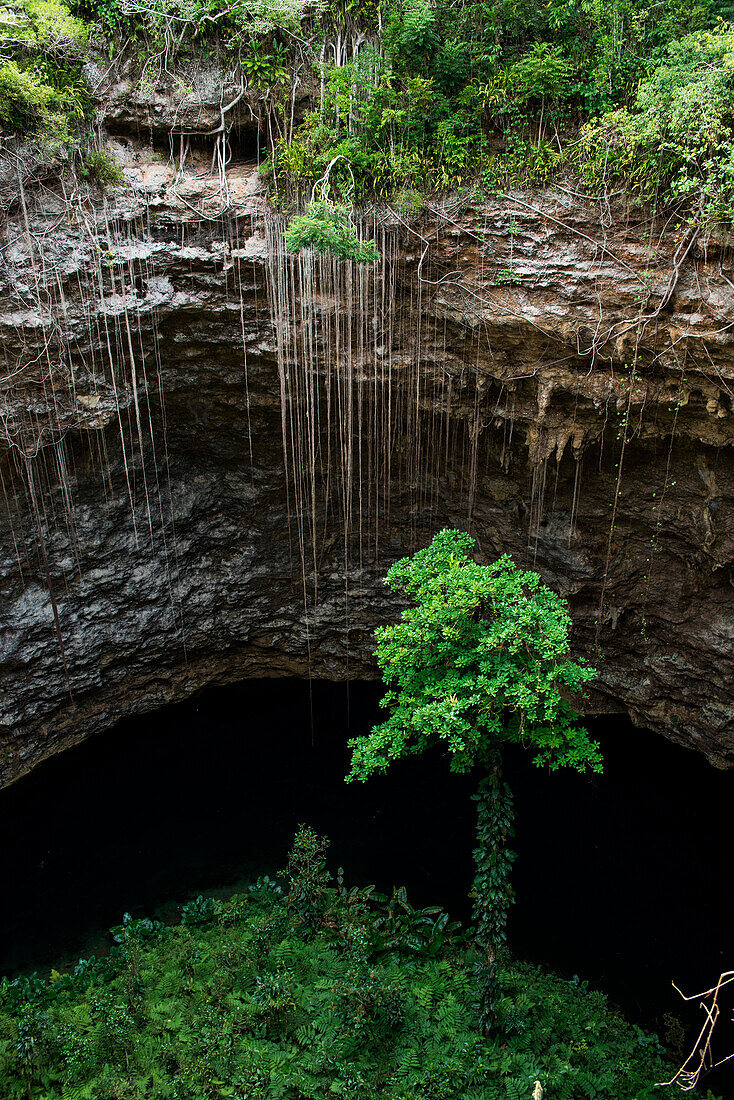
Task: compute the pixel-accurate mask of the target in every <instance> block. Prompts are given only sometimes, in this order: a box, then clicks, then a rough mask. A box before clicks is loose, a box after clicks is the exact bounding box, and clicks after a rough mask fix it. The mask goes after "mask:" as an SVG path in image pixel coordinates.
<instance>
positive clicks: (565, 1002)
mask: <svg viewBox="0 0 734 1100" xmlns="http://www.w3.org/2000/svg"><path fill="white" fill-rule="evenodd" d="M309 843H310V842H309ZM302 847H303V844H302V843H301V848H302ZM316 847H317V848H318V849H319V851H321V852H323V842H322V841H321V840H320V838H316ZM298 858H299V860H300V857H298ZM320 858H321V857H320V856H317V863H319V862H320ZM299 873H300V872H299ZM347 893H348V895H349V897H351V902H348V901H347ZM355 894H359V897H360V904H359V905H357V904H355ZM212 906H213V909H214V913H215V917H216V919H215V920H214V921H212V922H209V923H207V924H206V925H203V924H202V925H191V924H188V925H177V926H173V927H167V928H166V927H163V926H162V925H160V924H159V923H157V922H152V921H147V922H146V921H132V920H130V919H129V918H128V919H126V921H125V922H124V924H123V925H121V926H120V928H119V929H116V930H115V940H116V941H117V942H115V944H114V946H113V947H112V950H111V953H110V956H109V957H108V958H100V959H96V960H95V959H92V960H85V961H84V962H83V963H80V964H79V966H78V967H77V968H76V969H75V970H74V971H73V972H71V973H68V974H58V973H56V972H53V973H52V975H51V977H50V978H49V979H41V978H39V977H37V976H35V975H34V976H27V977H21V978H16V979H14V980H13V981H9V980H7V979H5V980H3V981H2V982H1V983H0V1093H1V1094H2V1096H3V1097H7V1098H8V1100H21V1098H23V1100H76V1098H77V1097H81V1098H90V1100H94V1098H99V1100H107V1098H112V1097H119V1098H123V1097H124V1098H131V1100H132V1098H142V1097H145V1100H172V1098H177V1097H178V1098H180V1100H194V1098H196V1100H199V1098H203V1097H210V1098H215V1097H223V1098H224V1097H232V1098H234V1097H252V1098H254V1097H261V1098H263V1100H265V1098H268V1100H271V1098H272V1100H281V1098H282V1100H286V1098H287V1100H297V1098H298V1100H305V1098H308V1097H313V1098H322V1097H326V1096H336V1097H345V1098H353V1100H373V1098H375V1097H378V1096H379V1097H380V1098H381V1100H415V1098H417V1097H423V1098H425V1100H439V1098H440V1100H507V1098H508V1097H519V1098H528V1097H530V1096H532V1093H533V1088H534V1083H535V1081H540V1082H541V1084H542V1087H543V1089H544V1090H545V1095H546V1096H548V1097H551V1098H557V1100H579V1098H581V1097H594V1098H595V1100H653V1097H657V1096H658V1093H657V1092H656V1091H655V1090H654V1087H653V1082H654V1081H656V1080H662V1079H664V1076H665V1074H666V1073H667V1072H669V1070H668V1067H666V1065H665V1064H664V1061H663V1051H662V1048H661V1046H660V1044H659V1042H658V1041H657V1039H656V1038H655V1037H654V1036H649V1035H646V1034H644V1033H643V1032H642V1031H641V1030H640V1029H639V1028H637V1027H633V1026H630V1025H629V1024H627V1023H625V1022H624V1021H623V1020H622V1019H621V1018H620V1017H619V1016H618V1015H616V1014H615V1013H614V1012H613V1011H612V1010H611V1009H610V1008H609V1007H608V1005H607V1003H606V1000H605V998H604V997H603V996H602V995H601V994H599V993H592V992H588V991H586V989H585V988H584V987H583V986H581V985H579V983H578V982H577V981H572V982H567V981H564V980H562V979H560V978H557V977H554V976H553V975H548V974H543V973H542V972H541V971H539V970H538V969H536V968H535V967H531V966H528V965H525V964H519V963H511V964H508V965H506V966H505V967H504V968H503V969H502V970H501V971H500V974H499V1011H500V1013H501V1014H502V1018H503V1026H504V1031H505V1036H506V1038H505V1039H504V1040H503V1041H502V1042H501V1043H500V1042H499V1041H495V1040H491V1039H490V1040H488V1039H485V1038H483V1037H482V1036H480V1034H479V1033H478V1031H477V1029H476V1026H475V1017H474V1008H473V1003H472V1002H473V995H472V984H473V977H472V967H473V957H472V953H471V951H470V950H468V949H467V948H466V947H465V946H463V943H462V941H461V939H452V937H451V936H450V935H449V936H445V937H444V939H443V941H442V943H441V947H440V949H439V950H435V943H436V940H435V939H434V938H433V936H434V935H435V932H434V933H433V934H432V936H429V937H425V936H424V935H423V933H422V932H420V933H418V935H417V938H416V932H417V929H422V928H427V927H428V924H429V923H431V926H432V927H433V928H434V930H435V928H436V925H437V924H438V925H441V926H442V927H443V929H444V932H446V930H447V929H448V927H449V925H450V923H451V922H450V921H449V920H448V918H447V917H446V916H445V914H444V915H443V916H441V915H440V914H437V913H436V911H427V910H424V911H420V910H418V911H416V910H411V909H410V906H409V905H408V903H407V898H405V895H404V892H401V893H399V894H397V895H395V896H394V897H393V899H392V901H391V902H388V901H387V900H386V899H384V898H380V897H379V896H378V895H375V893H374V891H372V890H371V889H368V890H365V891H355V890H354V889H352V890H350V891H348V892H345V891H344V890H343V889H334V888H332V887H330V888H329V889H328V890H327V892H326V897H325V908H324V911H323V915H322V917H321V918H320V919H319V921H318V922H317V924H316V926H315V928H314V934H313V935H312V936H311V937H310V938H309V939H308V940H307V941H304V939H303V935H302V931H303V924H302V921H301V919H300V917H299V916H298V914H297V912H296V910H295V909H294V908H293V907H292V906H290V907H289V904H288V902H287V900H286V899H284V898H283V897H280V896H278V894H277V892H275V891H274V890H270V889H266V890H264V891H263V889H262V884H261V887H260V888H259V889H257V890H256V891H255V892H254V893H250V892H248V893H247V894H245V895H244V896H242V897H238V898H234V899H231V900H230V901H228V902H218V901H215V902H213V903H212ZM224 918H226V919H224ZM131 952H132V954H131ZM131 960H132V961H131ZM131 966H133V967H134V973H135V975H136V977H135V982H136V984H135V987H134V988H132V986H131Z"/></svg>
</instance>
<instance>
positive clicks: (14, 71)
mask: <svg viewBox="0 0 734 1100" xmlns="http://www.w3.org/2000/svg"><path fill="white" fill-rule="evenodd" d="M86 46H87V28H86V26H85V24H84V23H83V22H82V21H81V20H80V19H77V18H75V17H74V16H73V15H72V13H71V11H70V10H69V8H68V7H67V6H66V5H65V4H63V3H61V0H21V2H20V3H18V4H17V5H14V6H13V7H3V8H0V128H1V129H2V132H4V133H5V134H10V133H13V134H17V133H20V134H27V133H29V132H30V133H34V134H38V135H40V136H41V137H42V138H44V139H46V140H47V141H48V142H51V143H56V144H58V143H60V142H62V141H64V140H65V139H67V138H68V137H69V134H70V130H71V129H72V128H73V125H74V123H75V122H76V121H78V120H79V119H80V118H81V117H82V115H83V114H84V111H85V110H86V109H87V107H88V106H89V95H88V93H87V89H86V85H85V83H84V81H83V79H82V77H81V67H80V63H81V61H82V59H83V57H84V55H85V50H86Z"/></svg>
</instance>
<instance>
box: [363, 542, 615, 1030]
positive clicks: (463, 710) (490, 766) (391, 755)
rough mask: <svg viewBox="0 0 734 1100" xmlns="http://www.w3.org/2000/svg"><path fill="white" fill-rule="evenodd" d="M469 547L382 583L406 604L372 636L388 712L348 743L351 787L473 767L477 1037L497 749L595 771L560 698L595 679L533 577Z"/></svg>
mask: <svg viewBox="0 0 734 1100" xmlns="http://www.w3.org/2000/svg"><path fill="white" fill-rule="evenodd" d="M473 546H474V539H473V538H471V536H470V535H467V534H465V533H464V532H462V531H450V530H444V531H440V532H439V533H438V534H437V535H436V536H435V538H434V539H433V542H432V543H431V545H430V546H428V547H426V549H424V550H419V551H418V553H417V554H415V555H414V556H413V557H412V558H403V559H402V560H400V561H398V562H396V563H395V565H393V566H392V568H391V569H390V570H389V571H388V574H387V583H388V584H389V585H390V586H391V587H392V588H394V589H396V590H398V591H400V592H403V593H404V594H405V596H407V598H408V600H409V601H410V602H411V604H412V606H411V607H408V608H407V609H406V610H404V611H403V612H402V615H401V621H400V622H399V623H398V624H397V625H395V626H385V627H380V628H378V630H377V631H376V634H375V636H376V638H377V660H378V663H379V665H380V668H381V669H382V675H383V679H384V680H385V682H386V683H387V684H388V685H389V686H390V690H389V691H388V693H387V695H386V696H385V697H384V699H383V701H382V702H383V706H385V707H388V708H389V710H390V714H389V716H388V718H387V719H386V721H385V722H383V723H382V724H381V725H379V726H375V727H374V728H373V729H372V731H371V733H370V734H369V735H367V736H366V737H362V738H355V739H354V740H352V741H350V746H351V748H352V750H353V752H352V770H351V772H350V775H349V779H362V780H364V779H366V778H367V777H368V776H370V775H372V774H373V773H374V772H381V771H385V769H386V768H387V767H389V765H390V763H391V762H392V761H393V760H396V759H399V758H400V757H403V756H410V755H415V754H417V753H421V752H424V751H426V750H427V749H430V748H432V747H433V746H435V745H440V746H442V747H443V748H444V749H445V750H446V751H447V752H448V754H449V760H450V763H451V767H452V769H453V770H454V771H458V772H467V771H469V770H470V769H471V768H473V767H474V766H475V765H478V766H479V767H480V769H481V770H482V772H483V778H482V780H481V782H480V784H479V790H478V792H477V795H476V802H477V847H476V850H475V852H474V862H475V868H476V873H475V876H474V884H473V888H472V897H473V899H474V906H473V908H474V926H475V935H476V947H477V965H476V977H477V1001H478V1009H479V1020H480V1024H481V1026H482V1028H483V1029H488V1028H490V1027H494V1026H495V1025H496V1024H497V1023H498V1006H497V981H498V977H497V963H498V959H499V958H500V955H501V953H502V951H503V949H504V946H505V938H506V937H505V928H506V925H507V916H508V910H509V906H510V902H511V900H512V888H511V886H510V870H511V867H512V861H513V859H514V853H513V852H511V851H510V850H509V849H508V848H507V847H506V842H507V840H508V838H509V837H510V836H511V835H512V798H511V794H510V791H509V789H508V788H507V786H506V785H505V784H504V783H503V782H502V777H501V756H500V747H501V745H502V743H503V742H504V741H518V742H521V743H522V744H525V745H527V746H529V747H531V749H532V751H533V752H534V753H535V756H534V760H535V763H536V764H546V765H548V766H549V767H550V768H551V769H555V768H559V767H561V766H568V767H572V768H575V769H576V770H578V771H584V770H585V769H587V768H591V769H593V770H594V771H599V770H601V757H600V753H599V747H598V745H597V744H596V743H595V742H593V741H591V740H590V739H589V736H588V734H587V732H586V730H585V729H583V728H582V727H581V726H579V725H578V722H577V715H576V713H575V711H574V710H573V709H572V708H571V706H570V705H569V703H568V702H567V701H566V699H565V698H564V696H563V692H564V691H565V692H568V691H571V692H578V691H581V690H582V689H583V687H584V685H585V684H586V683H588V681H589V680H590V679H592V678H593V676H594V675H595V673H594V670H593V669H590V668H589V667H588V666H587V665H585V664H582V663H580V662H578V661H572V660H571V659H570V657H569V643H568V635H569V631H570V627H571V620H570V617H569V614H568V609H567V608H566V605H565V603H564V602H563V600H561V599H560V597H559V596H557V595H556V594H555V593H554V592H551V590H550V589H549V588H546V586H545V585H543V584H541V581H540V577H539V576H538V574H537V573H526V572H523V571H522V570H520V569H518V568H517V567H516V566H515V565H514V564H513V562H512V560H511V559H510V558H509V557H508V556H507V555H503V556H502V557H501V558H500V559H499V560H498V561H496V562H494V564H493V565H478V564H477V562H475V561H474V560H473V559H472V558H471V556H470V551H471V549H472V548H473Z"/></svg>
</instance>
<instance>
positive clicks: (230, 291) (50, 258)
mask: <svg viewBox="0 0 734 1100" xmlns="http://www.w3.org/2000/svg"><path fill="white" fill-rule="evenodd" d="M119 155H120V156H121V157H124V158H125V161H126V170H125V171H126V178H127V182H126V185H125V186H124V187H120V188H116V189H115V190H114V191H113V192H108V193H107V195H106V196H97V197H96V198H95V197H91V198H90V197H84V198H78V197H72V200H71V201H69V197H68V196H66V197H65V196H63V195H62V193H61V192H60V191H58V190H55V189H47V190H45V191H37V192H34V193H33V194H30V193H29V194H28V195H24V196H23V201H22V202H21V203H19V206H18V209H17V210H16V211H15V212H14V213H13V214H12V215H11V216H10V217H9V219H8V220H7V223H6V225H5V227H4V242H3V245H4V246H3V265H2V272H1V273H0V274H1V280H2V286H1V287H0V292H1V293H2V301H1V302H0V328H1V331H2V340H3V346H4V349H5V360H4V366H3V368H2V370H3V378H2V399H1V404H0V416H1V423H0V429H1V431H0V450H1V452H2V458H1V465H0V469H1V470H2V475H3V485H2V488H3V498H2V499H0V544H1V547H2V549H1V550H0V577H1V579H0V685H1V686H0V692H1V696H0V723H1V728H2V752H1V754H0V777H1V779H2V782H5V783H7V782H9V781H12V780H13V779H14V778H16V777H17V776H19V775H21V774H23V773H24V772H25V771H27V770H28V769H29V768H31V767H33V766H34V764H36V763H37V762H38V761H40V760H42V759H44V758H45V757H46V756H48V755H50V754H51V753H53V752H56V751H59V750H60V749H62V748H64V747H65V746H67V745H70V744H72V743H74V742H76V741H78V740H80V739H82V738H84V737H86V736H88V735H89V734H90V733H92V732H94V731H96V730H99V729H103V728H105V727H106V726H108V725H110V724H111V723H112V722H114V721H116V720H117V719H118V718H120V717H122V716H124V715H127V714H131V713H134V712H136V711H139V710H142V709H151V708H153V707H157V706H159V705H161V704H163V703H165V702H167V701H170V700H174V699H177V698H181V697H183V696H185V695H187V694H189V693H191V692H192V691H194V690H196V689H197V688H198V687H200V686H202V685H204V684H209V683H213V682H224V681H227V680H234V679H237V678H242V677H246V676H275V675H286V674H297V675H308V674H311V675H313V676H315V677H330V678H339V677H345V676H364V675H374V674H375V668H374V665H373V662H372V658H371V641H370V635H371V631H372V629H373V627H374V625H375V624H376V623H378V622H380V621H384V620H385V619H386V617H389V616H391V615H394V614H395V613H396V611H397V607H396V606H395V604H394V602H393V601H392V598H391V596H390V594H389V593H388V591H387V590H386V588H385V586H384V585H383V584H382V583H381V580H382V577H383V576H384V573H385V570H386V568H387V566H388V565H389V564H390V562H391V561H393V560H395V558H396V557H398V556H400V555H401V554H403V553H405V552H407V551H410V550H411V549H413V548H415V547H417V546H418V545H422V544H424V543H425V542H426V541H427V540H429V539H430V537H431V535H432V533H433V532H434V531H435V530H436V529H437V528H438V527H440V526H446V525H449V526H460V527H465V526H468V527H469V528H470V530H471V531H472V533H473V534H474V535H476V537H477V539H478V543H479V547H480V552H481V554H482V556H483V557H484V558H485V559H487V560H491V559H492V558H493V557H495V556H497V555H498V554H499V553H501V552H504V551H507V552H509V553H511V554H512V555H513V557H514V558H515V559H516V560H517V561H518V562H520V563H522V564H524V565H528V566H531V567H533V568H537V569H538V570H539V571H540V572H541V573H542V574H543V577H544V579H545V580H546V581H547V582H548V583H550V584H552V585H553V586H554V587H555V588H556V589H557V590H558V591H560V592H561V593H563V594H564V595H565V596H567V597H568V599H569V601H570V605H571V610H572V614H573V618H574V630H575V635H574V642H575V645H576V646H577V648H578V650H579V651H581V652H584V653H585V654H586V655H587V656H589V657H591V658H592V659H593V660H594V662H595V664H596V665H597V666H598V668H599V679H598V685H597V690H596V692H595V694H594V696H593V697H592V698H591V699H590V701H589V709H590V710H592V711H593V710H611V711H625V710H626V711H628V712H629V713H630V714H631V715H632V717H633V718H634V720H635V721H637V722H639V723H640V724H644V725H646V726H649V727H651V728H653V729H657V730H659V731H660V732H662V733H664V734H665V735H666V736H669V737H671V738H673V739H674V740H677V741H680V742H681V743H683V744H686V745H690V746H694V747H696V748H698V749H700V750H701V751H703V752H704V753H706V755H707V756H708V757H709V758H710V759H711V760H712V761H713V762H715V763H717V764H728V763H729V762H730V761H731V760H732V759H733V758H734V688H733V687H732V677H731V669H732V655H733V653H734V588H733V587H732V578H733V574H732V567H733V564H734V523H733V522H732V508H733V501H734V467H733V465H732V450H731V448H732V444H733V443H734V418H733V417H732V413H731V387H732V380H733V379H734V345H733V339H734V338H733V336H732V333H733V332H734V329H733V328H732V325H734V320H730V319H729V318H734V259H733V258H732V255H731V253H730V251H729V249H728V248H727V247H726V242H722V241H714V240H708V241H706V242H702V241H701V240H697V239H693V238H692V237H690V236H686V231H685V229H683V230H681V231H680V232H674V231H671V230H670V229H669V228H666V227H665V226H662V225H656V224H652V225H651V224H650V223H649V222H648V221H646V220H645V219H644V218H643V217H642V216H638V217H636V216H635V215H633V214H630V213H629V212H624V211H621V210H619V211H616V210H613V209H605V208H603V207H599V206H594V205H589V204H585V203H584V202H582V200H581V199H579V198H578V197H577V196H575V195H573V194H569V193H567V192H563V191H557V192H554V193H552V194H550V193H548V194H544V195H541V196H538V195H534V196H530V195H526V194H515V195H511V196H505V197H501V198H497V199H494V200H492V201H491V202H486V203H480V204H478V205H474V206H467V205H466V204H463V205H462V204H460V203H459V202H455V203H449V202H446V203H443V204H442V206H441V207H440V209H439V208H436V209H429V210H428V211H427V212H426V211H424V212H423V213H422V214H421V215H411V214H406V213H402V212H400V211H395V210H392V211H390V210H387V209H386V210H383V211H379V212H378V213H377V214H375V215H373V216H371V220H370V221H369V222H368V223H367V224H366V225H365V227H364V229H365V231H366V232H369V233H370V234H373V233H374V234H376V237H377V240H378V243H379V244H380V247H381V249H382V253H383V258H382V261H381V263H380V265H378V267H377V268H376V269H375V270H370V271H368V270H366V269H360V270H352V269H350V268H349V269H348V268H344V267H336V266H335V265H332V264H330V263H326V262H324V263H315V262H314V261H312V260H308V259H300V260H295V261H294V260H291V261H287V260H286V259H285V258H284V257H283V255H282V247H281V246H280V245H279V244H278V241H279V239H280V238H279V228H280V227H279V225H278V222H277V219H274V218H273V216H272V215H269V214H268V213H267V210H266V206H265V202H264V198H263V196H262V195H261V194H260V193H259V184H258V179H257V173H256V171H255V168H254V166H252V165H248V164H239V165H234V166H231V167H230V169H229V170H228V172H227V177H226V179H223V178H220V177H218V176H217V177H214V176H211V175H209V168H208V164H209V158H208V157H207V158H206V159H204V158H202V159H200V160H199V161H197V160H196V158H195V157H193V158H192V159H191V160H190V161H189V163H188V166H187V168H186V170H185V171H184V172H180V171H179V172H178V173H176V172H175V171H174V168H173V167H172V166H171V165H169V164H168V163H166V162H165V160H155V159H151V157H150V153H149V151H145V150H144V149H142V148H141V147H139V146H137V145H136V144H135V143H134V142H133V141H132V140H128V141H127V142H125V143H123V144H121V145H120V148H119ZM202 736H205V731H203V734H202Z"/></svg>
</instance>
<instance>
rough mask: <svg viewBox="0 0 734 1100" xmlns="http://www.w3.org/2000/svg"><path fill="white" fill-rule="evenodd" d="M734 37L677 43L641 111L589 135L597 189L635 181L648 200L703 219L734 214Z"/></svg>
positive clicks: (649, 85) (602, 123)
mask: <svg viewBox="0 0 734 1100" xmlns="http://www.w3.org/2000/svg"><path fill="white" fill-rule="evenodd" d="M733 115H734V30H733V29H732V28H731V27H722V28H721V29H720V30H719V31H718V32H717V33H709V32H706V33H703V32H700V33H696V34H691V35H688V36H686V37H684V38H683V39H682V40H681V41H680V42H674V43H671V44H670V45H669V46H668V48H667V50H666V51H665V54H664V56H663V57H662V58H661V60H660V61H659V62H658V64H657V65H656V66H655V67H654V69H653V70H652V72H651V73H650V75H649V76H648V77H646V78H645V79H644V80H643V81H642V82H641V84H640V86H639V89H638V92H637V95H636V98H635V102H634V105H633V106H632V107H631V108H630V109H629V110H628V109H627V108H622V109H620V110H618V111H614V112H612V113H610V114H608V115H606V116H604V117H603V118H602V119H600V120H599V121H598V122H596V123H595V124H593V125H591V126H589V127H588V128H587V129H586V131H585V132H584V134H583V137H582V144H581V150H580V163H581V165H582V168H583V170H584V171H585V173H586V177H587V179H588V180H589V182H590V183H591V184H592V185H595V186H598V185H599V184H600V183H601V182H602V181H603V179H604V177H605V175H607V174H608V175H616V176H617V177H624V178H625V179H626V180H627V181H631V183H632V184H633V186H635V187H636V188H637V189H638V190H639V191H640V193H641V194H642V195H643V196H644V197H650V196H652V195H653V194H655V193H656V192H658V193H661V194H662V195H663V197H668V198H673V199H677V200H680V199H683V200H686V201H689V202H690V203H691V205H692V206H693V207H694V209H695V210H696V213H697V216H698V218H699V219H703V220H708V221H714V220H717V219H719V218H722V217H726V218H731V217H732V214H734V135H733V134H732V128H731V123H732V116H733Z"/></svg>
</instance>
